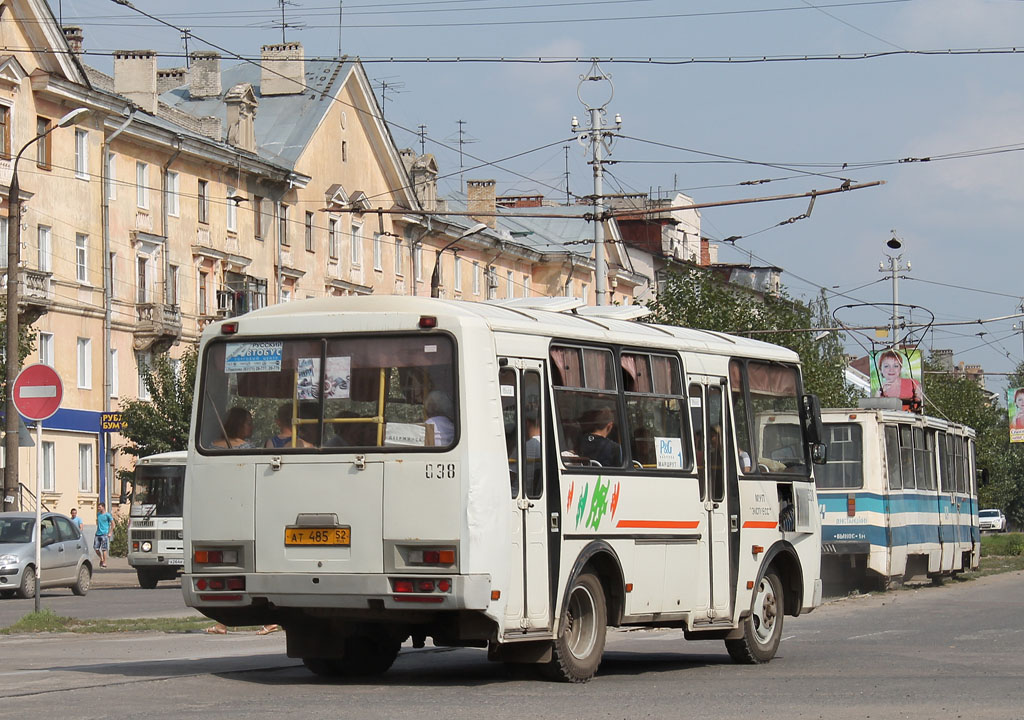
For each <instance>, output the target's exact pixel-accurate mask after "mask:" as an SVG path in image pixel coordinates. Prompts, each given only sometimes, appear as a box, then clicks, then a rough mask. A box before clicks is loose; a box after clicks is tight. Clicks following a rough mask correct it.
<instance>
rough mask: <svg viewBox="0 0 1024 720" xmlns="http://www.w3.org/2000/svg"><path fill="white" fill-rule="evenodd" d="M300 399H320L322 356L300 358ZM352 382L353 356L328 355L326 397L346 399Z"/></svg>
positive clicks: (328, 398) (325, 382)
mask: <svg viewBox="0 0 1024 720" xmlns="http://www.w3.org/2000/svg"><path fill="white" fill-rule="evenodd" d="M298 372H299V379H298V398H299V400H318V399H319V397H320V358H318V357H312V358H299V364H298ZM351 383H352V358H351V357H349V356H342V357H328V358H327V376H326V377H325V378H324V398H325V399H327V400H346V399H348V397H349V386H350V385H351Z"/></svg>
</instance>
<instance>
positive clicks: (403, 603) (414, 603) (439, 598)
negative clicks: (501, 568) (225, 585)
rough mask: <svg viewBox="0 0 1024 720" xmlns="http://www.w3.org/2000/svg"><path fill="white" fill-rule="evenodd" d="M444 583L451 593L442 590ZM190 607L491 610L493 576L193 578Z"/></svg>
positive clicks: (188, 579) (187, 580) (186, 587)
mask: <svg viewBox="0 0 1024 720" xmlns="http://www.w3.org/2000/svg"><path fill="white" fill-rule="evenodd" d="M225 578H233V579H234V578H244V580H245V583H244V590H233V589H225V590H210V589H209V588H208V587H207V588H206V589H202V590H201V589H199V581H200V580H203V579H205V580H207V585H208V583H209V580H211V579H225ZM396 580H411V581H412V582H413V585H414V588H413V589H414V590H416V589H417V588H418V587H419V585H418V583H420V582H423V581H427V580H434V581H435V591H434V592H415V591H414V592H408V593H406V592H396V585H395V581H396ZM441 580H447V581H449V582H450V583H451V587H450V589H449V590H448V591H447V592H441V591H440V590H438V589H437V587H438V586H440V585H441V583H440V581H441ZM181 588H182V594H183V595H184V598H185V604H186V605H188V606H189V607H194V608H200V609H202V608H214V607H248V606H250V605H268V604H269V605H272V606H276V607H279V608H288V607H296V608H340V609H352V610H366V609H376V610H403V611H408V610H422V611H432V610H486V609H487V608H488V606H489V605H490V602H491V577H490V575H454V576H452V575H447V576H446V575H443V574H439V575H437V576H434V575H431V576H427V575H381V574H367V575H328V574H324V575H311V574H307V573H240V574H237V575H235V574H228V573H188V574H185V575H183V576H182V579H181Z"/></svg>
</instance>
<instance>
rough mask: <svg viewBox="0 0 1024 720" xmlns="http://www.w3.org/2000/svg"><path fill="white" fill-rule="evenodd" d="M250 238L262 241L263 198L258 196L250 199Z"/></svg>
mask: <svg viewBox="0 0 1024 720" xmlns="http://www.w3.org/2000/svg"><path fill="white" fill-rule="evenodd" d="M252 236H253V237H254V238H256V239H257V240H262V239H263V198H261V197H260V196H259V195H254V196H253V198H252Z"/></svg>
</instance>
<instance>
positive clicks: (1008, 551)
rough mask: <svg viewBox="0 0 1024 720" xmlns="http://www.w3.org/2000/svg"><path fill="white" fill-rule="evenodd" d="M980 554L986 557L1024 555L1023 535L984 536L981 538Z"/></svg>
mask: <svg viewBox="0 0 1024 720" xmlns="http://www.w3.org/2000/svg"><path fill="white" fill-rule="evenodd" d="M981 554H982V555H988V556H995V555H1004V556H1005V555H1024V534H1022V533H1005V534H1002V535H985V536H983V537H982V538H981Z"/></svg>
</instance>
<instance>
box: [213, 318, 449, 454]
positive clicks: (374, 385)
mask: <svg viewBox="0 0 1024 720" xmlns="http://www.w3.org/2000/svg"><path fill="white" fill-rule="evenodd" d="M453 354H454V353H453V345H452V341H451V339H450V338H448V337H447V336H444V335H375V336H373V337H372V338H370V337H367V336H346V337H334V338H296V339H290V340H284V339H276V338H261V339H248V338H246V339H238V340H234V339H231V340H224V341H216V342H211V343H210V344H209V345H208V346H207V349H206V352H205V355H204V358H203V369H202V385H201V392H202V404H201V409H200V415H199V423H198V427H197V437H196V444H197V445H198V446H199V449H200V451H201V452H205V453H211V454H212V453H218V452H232V451H234V452H239V451H241V452H245V453H253V452H257V453H259V452H266V453H280V452H303V451H306V452H310V451H318V450H319V451H327V452H330V451H335V452H351V451H352V448H372V447H377V448H389V447H404V448H410V447H423V448H431V449H433V448H445V447H450V446H452V445H453V444H454V443H455V441H456V439H457V430H458V427H457V417H458V413H457V407H456V404H455V392H454V391H455V366H454V361H453Z"/></svg>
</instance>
